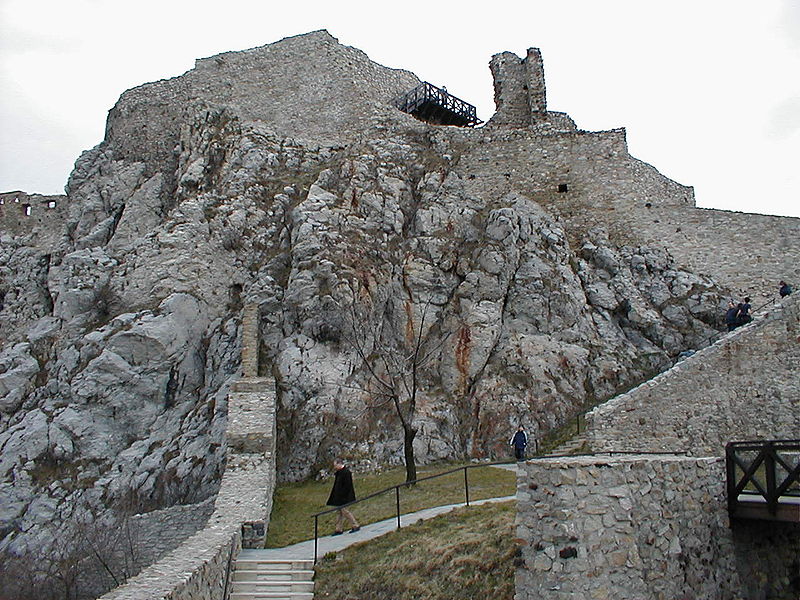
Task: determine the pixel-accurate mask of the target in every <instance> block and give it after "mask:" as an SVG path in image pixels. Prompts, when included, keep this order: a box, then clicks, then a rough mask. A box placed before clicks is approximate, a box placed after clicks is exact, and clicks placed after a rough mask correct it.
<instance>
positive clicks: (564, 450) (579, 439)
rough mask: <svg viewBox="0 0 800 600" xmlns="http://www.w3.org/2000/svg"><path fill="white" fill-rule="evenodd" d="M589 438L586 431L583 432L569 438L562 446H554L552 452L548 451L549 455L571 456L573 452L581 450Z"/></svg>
mask: <svg viewBox="0 0 800 600" xmlns="http://www.w3.org/2000/svg"><path fill="white" fill-rule="evenodd" d="M587 443H588V440H587V438H586V434H585V433H581V434H578V435H576V436H575V437H573V438H571V439H569V440H567V441H566V442H564V443H563V444H561V445H560V446H558V447H556V448H554V449H553V450H551V451H550V452H548V453H547V455H548V456H570V455H571V454H573V453H575V452H576V451H578V450H580V448H581V447H582V446H583V445H584V444H587Z"/></svg>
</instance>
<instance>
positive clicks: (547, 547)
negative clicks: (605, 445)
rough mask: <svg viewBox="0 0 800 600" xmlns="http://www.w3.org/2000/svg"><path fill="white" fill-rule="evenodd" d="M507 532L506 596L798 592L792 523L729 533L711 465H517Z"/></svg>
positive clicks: (648, 460) (797, 543)
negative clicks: (515, 558)
mask: <svg viewBox="0 0 800 600" xmlns="http://www.w3.org/2000/svg"><path fill="white" fill-rule="evenodd" d="M517 536H518V538H519V541H520V543H521V547H522V558H523V564H522V565H521V566H519V567H518V568H517V573H516V584H517V595H516V599H517V600H547V599H554V600H555V599H564V600H566V599H574V598H591V599H593V600H602V599H613V600H650V599H653V600H656V599H659V600H660V599H667V598H669V599H677V598H680V599H696V600H700V599H702V600H730V599H748V600H749V599H753V600H755V599H761V598H773V599H778V598H780V599H786V600H789V599H793V598H797V597H800V596H798V594H800V577H798V574H800V567H799V565H800V528H798V526H797V525H796V524H787V523H777V524H770V523H758V524H756V525H754V526H751V525H738V524H737V526H736V527H735V528H734V529H730V528H729V526H728V517H727V505H726V501H725V465H724V460H723V459H718V458H691V457H678V456H666V455H659V456H646V457H643V456H621V457H614V458H610V457H605V458H601V457H586V456H584V457H572V458H563V459H557V460H555V459H544V460H535V461H529V462H528V463H526V464H525V465H524V466H523V468H522V471H521V473H520V475H519V477H518V489H517Z"/></svg>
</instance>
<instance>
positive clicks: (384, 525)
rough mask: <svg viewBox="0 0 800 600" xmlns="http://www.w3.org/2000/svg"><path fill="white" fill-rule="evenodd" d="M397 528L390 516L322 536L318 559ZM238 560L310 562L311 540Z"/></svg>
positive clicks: (409, 520) (425, 514) (418, 515)
mask: <svg viewBox="0 0 800 600" xmlns="http://www.w3.org/2000/svg"><path fill="white" fill-rule="evenodd" d="M497 466H498V467H499V468H502V469H507V470H509V471H516V468H517V466H516V465H515V464H508V465H497ZM516 498H517V497H516V496H503V497H501V498H486V499H484V500H473V501H472V502H470V503H469V504H470V506H476V505H479V504H488V503H492V502H507V501H509V500H516ZM461 506H464V503H463V502H461V503H459V504H447V505H445V506H435V507H433V508H426V509H424V510H420V511H417V512H415V513H409V514H406V515H400V525H401V526H402V527H406V526H407V525H411V524H413V523H416V522H417V521H423V520H425V519H430V518H431V517H435V516H437V515H441V514H444V513H446V512H450V511H451V510H453V509H454V508H459V507H461ZM396 529H397V517H392V518H391V519H386V520H384V521H378V522H377V523H370V524H369V525H362V526H361V531H357V532H355V533H349V532H347V531H345V533H343V534H342V535H328V536H325V537H321V538H319V540H318V542H317V543H318V546H317V556H318V557H319V558H322V557H323V556H325V554H327V553H328V552H338V551H339V550H343V549H344V548H347V547H348V546H352V545H353V544H357V543H358V542H365V541H367V540H371V539H373V538H376V537H378V536H381V535H384V534H385V533H389V532H390V531H395V530H396ZM239 558H241V559H248V560H250V559H258V560H298V559H300V560H302V559H313V558H314V540H308V541H306V542H300V543H298V544H294V545H292V546H286V547H285V548H267V549H265V550H242V551H241V553H240V554H239Z"/></svg>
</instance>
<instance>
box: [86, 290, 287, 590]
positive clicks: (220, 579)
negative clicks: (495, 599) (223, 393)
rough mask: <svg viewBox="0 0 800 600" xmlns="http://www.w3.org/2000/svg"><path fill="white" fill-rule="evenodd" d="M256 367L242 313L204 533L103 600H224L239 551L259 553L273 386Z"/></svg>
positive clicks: (253, 321)
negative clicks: (219, 471)
mask: <svg viewBox="0 0 800 600" xmlns="http://www.w3.org/2000/svg"><path fill="white" fill-rule="evenodd" d="M257 366H258V309H257V307H255V306H251V305H248V306H245V308H244V311H243V317H242V377H241V378H240V379H239V380H238V381H236V382H235V383H234V384H233V387H232V390H231V392H230V393H229V395H228V427H227V430H226V432H225V437H226V441H227V443H228V453H227V463H226V467H225V473H224V475H223V477H222V483H221V485H220V490H219V493H218V494H217V496H216V498H215V499H214V505H213V513H212V514H211V516H210V517H208V520H207V522H206V523H205V524H204V525H202V529H199V530H198V531H196V533H194V534H193V535H191V536H190V537H188V538H187V539H185V540H183V541H182V543H180V544H179V545H176V546H175V547H174V549H172V550H171V551H170V552H168V553H167V554H165V555H164V556H161V557H160V560H158V562H155V563H154V564H151V565H150V566H149V567H147V568H146V569H144V570H143V571H142V572H141V573H139V574H138V575H136V576H135V577H133V578H131V579H130V580H128V582H127V583H125V584H124V585H122V586H120V587H118V588H115V589H114V590H112V591H110V592H108V593H107V594H105V595H103V596H101V599H102V600H225V598H226V590H227V591H228V592H229V591H230V582H229V581H228V577H229V574H230V567H231V565H232V563H233V562H234V561H235V560H236V556H237V555H238V554H239V552H240V551H241V549H242V548H260V547H263V545H264V540H265V536H266V529H267V526H268V523H269V516H270V513H271V512H272V494H273V491H274V489H275V382H274V380H273V379H272V378H260V377H258V376H257ZM195 506H197V505H195ZM167 510H170V509H167ZM159 512H161V511H159ZM206 514H207V513H206ZM176 537H177V536H176Z"/></svg>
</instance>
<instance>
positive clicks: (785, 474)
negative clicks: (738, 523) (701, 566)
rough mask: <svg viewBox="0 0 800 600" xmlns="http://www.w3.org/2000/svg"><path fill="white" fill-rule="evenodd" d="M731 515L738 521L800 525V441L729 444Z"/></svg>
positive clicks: (727, 462) (726, 466)
mask: <svg viewBox="0 0 800 600" xmlns="http://www.w3.org/2000/svg"><path fill="white" fill-rule="evenodd" d="M725 468H726V471H727V485H728V513H729V515H730V517H731V523H732V524H733V522H734V521H735V520H736V519H766V520H771V521H793V522H800V440H766V441H751V442H729V443H728V445H727V446H726V447H725Z"/></svg>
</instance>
